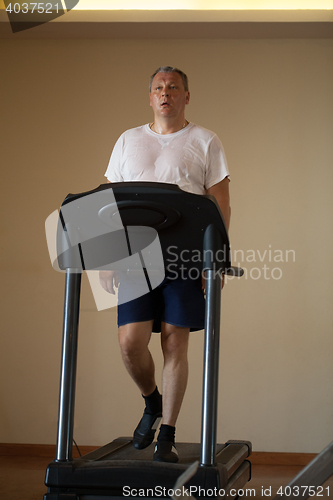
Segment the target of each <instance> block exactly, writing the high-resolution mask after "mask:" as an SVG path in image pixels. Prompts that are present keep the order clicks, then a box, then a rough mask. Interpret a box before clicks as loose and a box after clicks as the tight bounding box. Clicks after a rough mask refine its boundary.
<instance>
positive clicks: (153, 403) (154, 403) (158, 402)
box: [142, 386, 162, 415]
mask: <svg viewBox="0 0 333 500" xmlns="http://www.w3.org/2000/svg"><path fill="white" fill-rule="evenodd" d="M142 397H143V399H144V400H145V403H146V408H145V413H148V414H149V415H156V413H161V412H162V396H161V394H160V393H159V391H158V388H157V386H156V389H155V390H154V392H152V393H151V394H149V396H142Z"/></svg>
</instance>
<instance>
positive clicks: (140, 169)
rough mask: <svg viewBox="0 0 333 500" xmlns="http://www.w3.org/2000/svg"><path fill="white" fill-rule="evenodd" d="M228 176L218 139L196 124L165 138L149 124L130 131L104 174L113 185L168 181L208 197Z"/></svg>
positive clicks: (120, 142)
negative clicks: (115, 183) (207, 193)
mask: <svg viewBox="0 0 333 500" xmlns="http://www.w3.org/2000/svg"><path fill="white" fill-rule="evenodd" d="M228 175H229V171H228V166H227V161H226V158H225V154H224V151H223V146H222V144H221V142H220V140H219V138H218V137H217V135H216V134H214V133H213V132H211V131H209V130H206V129H204V128H202V127H199V126H198V125H195V124H194V123H189V124H188V125H187V127H185V128H183V129H182V130H179V131H178V132H175V133H173V134H165V135H164V134H157V133H156V132H153V131H152V130H150V128H149V125H148V124H146V125H142V126H141V127H137V128H133V129H130V130H127V131H126V132H124V133H123V134H122V135H121V136H120V137H119V139H118V141H117V142H116V144H115V146H114V149H113V151H112V154H111V158H110V162H109V165H108V168H107V171H106V173H105V176H106V178H107V179H108V180H109V181H110V182H127V181H150V182H167V183H171V184H177V185H178V186H179V187H180V188H181V189H183V190H184V191H188V192H190V193H195V194H205V192H206V190H207V189H209V188H210V187H211V186H214V184H217V183H218V182H220V181H222V180H223V179H224V178H225V177H227V176H228Z"/></svg>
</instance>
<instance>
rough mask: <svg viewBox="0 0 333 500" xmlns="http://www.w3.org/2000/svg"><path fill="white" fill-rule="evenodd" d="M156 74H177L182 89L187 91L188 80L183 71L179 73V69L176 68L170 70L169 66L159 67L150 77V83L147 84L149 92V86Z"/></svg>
mask: <svg viewBox="0 0 333 500" xmlns="http://www.w3.org/2000/svg"><path fill="white" fill-rule="evenodd" d="M158 73H178V74H179V75H180V76H181V79H182V82H183V85H184V89H185V90H186V91H188V90H189V88H188V78H187V75H185V73H183V71H181V70H180V69H178V68H172V67H171V66H161V67H160V68H158V69H157V70H156V71H155V72H154V73H153V74H152V75H151V77H150V82H149V92H151V86H152V83H153V80H154V77H155V76H156V75H157V74H158Z"/></svg>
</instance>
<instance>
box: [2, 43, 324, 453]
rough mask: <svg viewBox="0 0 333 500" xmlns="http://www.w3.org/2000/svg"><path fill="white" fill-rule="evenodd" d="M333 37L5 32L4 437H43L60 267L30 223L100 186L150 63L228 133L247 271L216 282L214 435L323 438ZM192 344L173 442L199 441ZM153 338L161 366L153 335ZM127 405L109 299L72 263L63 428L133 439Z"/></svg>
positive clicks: (197, 341) (141, 104)
mask: <svg viewBox="0 0 333 500" xmlns="http://www.w3.org/2000/svg"><path fill="white" fill-rule="evenodd" d="M332 45H333V44H332V40H330V41H329V40H319V41H318V40H312V41H311V40H242V41H237V40H233V41H231V40H230V41H229V40H201V41H200V40H193V41H191V40H187V41H181V40H167V41H163V40H156V41H145V40H141V41H140V40H135V41H131V40H125V41H124V40H123V41H116V40H113V41H112V40H107V41H103V40H91V41H88V40H30V41H29V40H28V41H4V40H2V41H1V46H0V50H1V54H0V57H1V59H0V60H1V73H2V75H1V79H0V85H1V115H2V117H1V121H2V134H1V142H2V145H1V173H2V182H1V204H2V217H1V289H2V295H1V306H2V315H1V325H2V328H1V330H2V334H1V353H0V356H1V361H0V370H1V375H2V376H1V380H2V384H1V406H2V408H1V412H0V433H1V434H0V441H2V442H17V443H54V442H55V437H56V421H57V404H58V383H59V363H60V350H61V328H62V309H63V289H64V276H63V275H61V274H58V273H56V272H55V271H53V270H52V268H51V265H50V262H49V257H48V253H47V248H46V242H45V234H44V222H45V219H46V218H47V216H48V215H49V214H50V213H51V212H53V211H54V210H55V209H56V208H58V206H59V205H60V203H61V201H62V200H63V198H64V197H65V196H66V194H67V193H68V192H80V191H85V190H89V189H91V188H93V187H95V186H97V185H98V184H100V183H102V182H103V181H104V177H103V174H104V171H105V169H106V165H107V162H108V159H109V155H110V153H111V149H112V147H113V144H114V142H115V140H116V139H117V137H118V136H119V134H120V133H121V132H122V131H123V130H125V129H127V128H129V127H134V126H136V125H140V124H141V123H144V122H147V121H149V120H150V117H151V112H150V108H149V105H148V95H147V79H148V76H149V75H150V73H151V72H152V71H153V70H154V69H155V67H157V66H159V65H160V64H172V65H176V66H179V67H181V68H183V69H184V71H185V72H187V73H188V75H189V78H190V87H191V93H192V101H191V103H190V105H189V107H188V111H187V118H188V119H189V120H191V121H193V122H196V123H198V124H201V125H203V126H204V127H207V128H209V129H212V130H214V131H215V132H217V134H218V135H219V136H220V138H221V140H222V142H223V144H224V147H225V151H226V154H227V158H228V162H229V167H230V170H231V179H232V182H231V195H232V225H231V232H230V237H231V243H232V249H233V251H234V252H235V251H236V250H237V251H238V252H237V254H236V262H235V263H237V262H239V263H240V264H241V265H242V266H243V267H245V268H246V271H247V277H246V278H243V279H242V280H239V281H236V280H234V281H230V282H229V283H228V284H227V287H226V288H225V291H224V292H223V300H222V318H223V322H222V327H221V335H222V336H221V374H220V400H219V426H218V439H219V441H220V442H223V441H224V440H227V439H243V438H244V439H249V440H251V441H252V442H253V447H254V449H255V450H257V451H281V452H282V451H287V452H318V451H320V450H321V449H322V448H323V447H324V446H325V445H326V444H327V443H328V442H329V441H330V440H331V436H332V430H333V424H332V412H333V401H332V389H331V382H332V375H333V367H332V348H333V340H332V298H333V297H332V265H331V256H332V247H333V241H332V239H333V237H332V215H333V214H332V208H333V207H332V205H333V204H332V192H333V189H332V188H333V169H332V158H333V146H332V144H333V141H332V119H333V109H332V107H333V106H332V91H333V66H332V64H331V63H332V56H333V50H332V49H333V47H332ZM288 250H291V251H293V252H289V253H286V252H287V251H288ZM258 251H259V252H260V255H259V254H258ZM265 251H266V254H265ZM242 252H243V255H242ZM287 256H288V262H287V261H286V259H287ZM274 259H275V260H274ZM278 260H280V262H278ZM281 260H283V261H281ZM265 266H266V267H265ZM268 268H269V269H268ZM273 269H274V270H273ZM272 270H273V272H272ZM257 278H258V279H257ZM277 278H280V279H277ZM202 342H203V336H202V333H196V334H193V335H192V337H191V345H190V363H191V372H190V380H189V386H188V391H187V395H186V398H185V401H184V405H183V409H182V413H181V416H180V418H179V423H178V432H177V437H178V440H179V441H181V440H183V441H197V440H199V438H200V412H201V410H200V401H201V369H202ZM152 350H153V352H154V353H155V356H156V365H157V370H158V371H159V373H160V370H161V356H160V352H159V337H158V336H157V335H156V336H154V338H153V340H152ZM141 411H142V400H141V396H140V395H139V394H138V393H137V391H136V389H135V388H134V387H133V384H132V382H131V381H130V379H129V377H128V375H127V374H126V373H125V371H124V368H123V367H122V364H121V361H120V354H119V349H118V345H117V332H116V314H115V311H114V310H108V311H105V312H97V310H96V308H95V305H94V301H93V298H92V293H91V291H90V288H89V285H88V281H87V278H86V277H85V276H84V280H83V292H82V314H81V323H80V343H79V363H78V384H77V405H76V423H75V439H76V441H77V442H78V443H79V444H86V445H95V444H97V445H98V444H104V443H106V442H108V441H109V440H111V439H113V438H115V437H117V436H119V435H129V434H131V432H132V430H133V428H134V426H135V425H136V423H137V421H138V418H139V417H140V414H141Z"/></svg>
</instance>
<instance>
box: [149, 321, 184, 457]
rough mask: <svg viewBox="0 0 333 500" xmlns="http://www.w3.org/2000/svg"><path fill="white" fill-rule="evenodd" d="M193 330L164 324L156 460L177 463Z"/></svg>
mask: <svg viewBox="0 0 333 500" xmlns="http://www.w3.org/2000/svg"><path fill="white" fill-rule="evenodd" d="M189 332H190V329H189V328H182V327H178V326H174V325H170V324H168V323H162V331H161V344H162V351H163V356H164V368H163V423H162V425H161V429H160V433H159V436H158V439H157V441H158V444H157V447H156V449H155V454H154V460H157V461H168V462H176V461H177V460H178V455H177V451H176V449H175V448H174V437H175V425H176V421H177V418H178V415H179V411H180V408H181V405H182V402H183V398H184V394H185V390H186V386H187V378H188V360H187V351H188V340H189Z"/></svg>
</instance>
